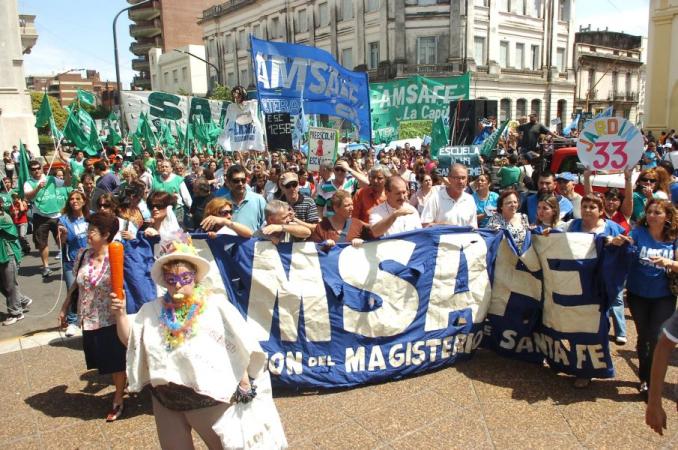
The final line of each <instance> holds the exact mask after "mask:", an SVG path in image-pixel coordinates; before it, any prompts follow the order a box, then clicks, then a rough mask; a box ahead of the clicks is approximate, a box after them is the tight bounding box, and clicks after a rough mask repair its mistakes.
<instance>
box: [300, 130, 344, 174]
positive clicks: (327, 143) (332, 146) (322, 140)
mask: <svg viewBox="0 0 678 450" xmlns="http://www.w3.org/2000/svg"><path fill="white" fill-rule="evenodd" d="M338 136H339V132H338V131H337V130H334V129H332V128H316V127H310V128H309V129H308V159H307V163H306V168H307V169H308V171H309V172H317V171H318V170H320V165H321V164H322V163H324V162H329V163H330V164H334V161H336V159H337V147H338V143H339V139H338Z"/></svg>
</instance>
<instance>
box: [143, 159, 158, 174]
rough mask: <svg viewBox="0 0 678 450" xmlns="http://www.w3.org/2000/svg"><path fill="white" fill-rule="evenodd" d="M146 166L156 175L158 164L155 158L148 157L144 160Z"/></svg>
mask: <svg viewBox="0 0 678 450" xmlns="http://www.w3.org/2000/svg"><path fill="white" fill-rule="evenodd" d="M144 167H145V168H146V169H148V170H150V171H151V173H152V174H153V175H155V173H156V172H157V164H156V162H155V159H154V158H148V159H147V160H146V161H144ZM140 175H141V174H140Z"/></svg>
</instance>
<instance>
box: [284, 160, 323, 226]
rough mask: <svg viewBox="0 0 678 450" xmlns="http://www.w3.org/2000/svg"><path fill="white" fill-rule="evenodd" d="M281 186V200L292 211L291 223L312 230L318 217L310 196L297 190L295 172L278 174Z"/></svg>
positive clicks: (297, 183) (297, 184) (297, 181)
mask: <svg viewBox="0 0 678 450" xmlns="http://www.w3.org/2000/svg"><path fill="white" fill-rule="evenodd" d="M280 185H281V186H282V192H283V193H282V196H281V198H280V199H281V200H283V201H285V202H287V203H288V204H289V205H290V206H291V207H292V210H293V211H294V217H293V218H292V223H296V224H299V225H303V226H305V227H306V228H308V229H309V230H311V231H313V230H314V229H315V226H316V224H317V223H318V222H320V217H319V216H318V208H317V207H316V205H315V202H314V201H313V199H312V198H310V197H307V196H305V195H304V194H302V193H301V192H299V176H298V175H297V174H296V173H295V172H291V171H290V172H285V173H283V174H282V175H281V176H280Z"/></svg>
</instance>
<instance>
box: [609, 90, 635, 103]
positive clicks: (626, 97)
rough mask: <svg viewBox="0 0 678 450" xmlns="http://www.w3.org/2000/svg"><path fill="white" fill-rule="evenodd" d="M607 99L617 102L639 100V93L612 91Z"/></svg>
mask: <svg viewBox="0 0 678 450" xmlns="http://www.w3.org/2000/svg"><path fill="white" fill-rule="evenodd" d="M607 99H608V100H610V101H615V102H637V101H638V93H637V92H620V91H610V93H609V94H608V95H607Z"/></svg>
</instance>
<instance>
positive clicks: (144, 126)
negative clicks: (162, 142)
mask: <svg viewBox="0 0 678 450" xmlns="http://www.w3.org/2000/svg"><path fill="white" fill-rule="evenodd" d="M134 134H136V135H137V137H139V138H141V139H143V140H144V141H146V148H147V149H149V150H151V149H153V148H154V147H155V146H156V145H157V144H158V139H157V138H156V137H155V133H154V132H153V128H151V122H150V121H149V120H148V116H147V115H146V113H141V116H139V122H137V129H136V131H135V132H134Z"/></svg>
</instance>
